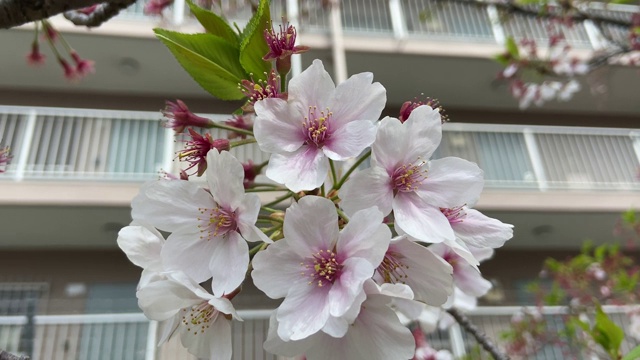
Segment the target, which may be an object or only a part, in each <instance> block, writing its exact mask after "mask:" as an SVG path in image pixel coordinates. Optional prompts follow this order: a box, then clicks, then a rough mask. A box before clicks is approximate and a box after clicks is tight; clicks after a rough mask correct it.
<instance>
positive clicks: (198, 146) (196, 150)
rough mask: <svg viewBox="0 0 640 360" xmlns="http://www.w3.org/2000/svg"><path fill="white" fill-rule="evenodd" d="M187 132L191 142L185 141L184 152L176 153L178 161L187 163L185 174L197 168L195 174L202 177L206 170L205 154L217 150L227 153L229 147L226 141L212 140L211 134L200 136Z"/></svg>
mask: <svg viewBox="0 0 640 360" xmlns="http://www.w3.org/2000/svg"><path fill="white" fill-rule="evenodd" d="M188 130H189V135H190V136H191V140H189V141H187V143H186V147H185V149H184V150H182V151H179V152H178V159H180V160H181V161H187V162H188V163H189V166H188V167H187V168H186V169H184V171H185V173H186V172H187V171H189V170H191V169H192V168H194V167H196V166H197V167H198V169H197V172H196V174H197V175H198V176H202V174H204V172H205V170H207V153H208V152H209V150H211V149H217V150H218V151H219V152H220V151H229V149H230V148H231V146H230V144H229V140H227V139H215V140H214V139H213V138H211V134H205V135H204V136H202V135H200V134H198V133H197V132H195V131H194V130H193V129H191V128H189V129H188ZM192 175H193V174H192Z"/></svg>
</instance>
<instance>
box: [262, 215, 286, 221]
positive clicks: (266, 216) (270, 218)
mask: <svg viewBox="0 0 640 360" xmlns="http://www.w3.org/2000/svg"><path fill="white" fill-rule="evenodd" d="M258 220H269V221H275V222H279V223H282V222H283V220H282V219H274V218H272V217H270V216H268V215H258Z"/></svg>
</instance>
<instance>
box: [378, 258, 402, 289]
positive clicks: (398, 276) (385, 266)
mask: <svg viewBox="0 0 640 360" xmlns="http://www.w3.org/2000/svg"><path fill="white" fill-rule="evenodd" d="M402 257H403V256H402V255H400V254H398V253H396V252H394V251H387V253H386V254H385V255H384V259H383V260H382V262H381V263H380V265H379V266H378V268H377V269H376V272H377V273H378V274H379V275H380V276H381V277H382V279H383V280H384V282H385V283H391V284H396V283H401V284H404V283H405V281H406V279H407V278H409V275H407V272H406V270H408V269H409V267H408V266H407V265H404V264H403V263H402V262H401V261H400V260H401V259H402Z"/></svg>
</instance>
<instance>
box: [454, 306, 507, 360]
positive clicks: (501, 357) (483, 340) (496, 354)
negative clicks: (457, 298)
mask: <svg viewBox="0 0 640 360" xmlns="http://www.w3.org/2000/svg"><path fill="white" fill-rule="evenodd" d="M447 312H448V313H449V314H450V315H451V316H453V318H454V319H456V321H457V322H458V324H460V326H462V327H463V328H464V329H465V330H466V331H467V332H468V333H469V334H471V335H473V337H474V338H476V341H477V342H478V344H480V345H482V347H483V348H484V349H485V350H486V351H487V352H488V353H489V354H491V356H493V358H494V359H495V360H509V356H508V355H506V354H503V353H502V351H500V349H498V347H497V346H496V345H495V344H494V343H493V342H492V341H491V340H490V339H489V338H488V337H487V335H486V334H484V333H483V332H481V331H480V330H479V329H478V327H477V326H475V325H474V324H473V323H472V322H471V320H469V318H468V317H467V316H466V315H464V314H463V313H461V312H460V311H458V310H457V309H454V308H451V309H448V310H447Z"/></svg>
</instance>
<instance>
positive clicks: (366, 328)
mask: <svg viewBox="0 0 640 360" xmlns="http://www.w3.org/2000/svg"><path fill="white" fill-rule="evenodd" d="M364 290H365V292H366V300H365V301H364V302H363V303H362V304H361V305H360V304H355V305H354V306H355V307H357V309H356V310H357V311H353V309H352V310H351V311H350V312H352V313H357V317H355V319H354V320H353V322H352V323H351V325H350V326H349V327H348V329H347V332H346V333H345V334H344V336H342V337H333V336H331V335H328V334H326V333H325V332H318V333H315V334H313V335H311V336H309V337H308V338H306V339H303V340H298V341H294V340H290V341H283V340H282V339H281V338H280V337H279V334H280V328H281V327H282V323H281V322H280V321H279V320H278V318H277V315H276V313H274V314H273V315H272V316H271V321H270V326H269V335H268V337H267V341H266V342H265V344H264V347H265V349H266V350H267V351H269V352H271V353H274V354H278V355H282V356H295V355H299V354H305V356H306V358H307V360H321V359H367V360H406V359H409V358H411V357H413V355H414V352H415V342H414V339H413V335H412V334H411V331H409V329H407V328H406V327H405V326H403V325H402V323H400V321H399V319H398V317H397V316H396V314H395V313H394V312H393V310H391V308H390V307H389V305H390V304H391V303H392V301H393V296H389V292H387V293H382V291H381V289H380V288H379V287H378V286H376V285H375V284H373V282H371V280H369V281H367V282H366V283H365V284H364ZM395 295H397V296H403V294H402V293H397V294H395Z"/></svg>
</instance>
